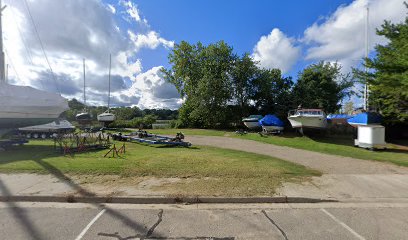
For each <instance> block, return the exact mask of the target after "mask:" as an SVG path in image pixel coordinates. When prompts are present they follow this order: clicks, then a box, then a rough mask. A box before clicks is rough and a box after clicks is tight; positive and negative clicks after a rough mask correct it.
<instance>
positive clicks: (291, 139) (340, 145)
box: [154, 129, 408, 167]
mask: <svg viewBox="0 0 408 240" xmlns="http://www.w3.org/2000/svg"><path fill="white" fill-rule="evenodd" d="M154 132H155V133H157V134H169V135H174V134H175V133H177V132H183V133H184V134H185V135H186V136H189V135H207V136H224V137H235V138H241V139H247V140H254V141H258V142H264V143H270V144H275V145H279V146H287V147H293V148H299V149H305V150H310V151H315V152H321V153H327V154H332V155H339V156H344V157H352V158H358V159H365V160H375V161H383V162H391V163H394V164H397V165H400V166H406V167H408V150H407V148H405V149H404V148H400V147H398V146H396V145H394V144H388V145H387V148H388V149H387V150H381V151H368V150H366V149H362V148H356V147H354V146H353V140H352V139H344V138H338V137H330V138H329V137H319V138H313V139H312V138H308V137H300V136H298V135H295V134H284V135H282V136H267V137H262V136H260V135H259V134H257V133H248V134H245V135H237V134H236V133H234V132H226V131H217V130H204V129H203V130H201V129H157V130H154Z"/></svg>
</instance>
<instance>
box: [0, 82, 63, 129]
mask: <svg viewBox="0 0 408 240" xmlns="http://www.w3.org/2000/svg"><path fill="white" fill-rule="evenodd" d="M68 109H69V107H68V102H67V100H66V99H65V98H63V97H62V96H61V95H59V94H56V93H50V92H46V91H41V90H38V89H35V88H32V87H28V86H16V85H10V84H8V83H5V82H1V81H0V128H7V129H12V128H19V127H27V126H33V125H39V124H45V123H50V122H52V121H54V120H56V119H58V117H59V116H60V114H61V113H62V112H64V111H66V110H68Z"/></svg>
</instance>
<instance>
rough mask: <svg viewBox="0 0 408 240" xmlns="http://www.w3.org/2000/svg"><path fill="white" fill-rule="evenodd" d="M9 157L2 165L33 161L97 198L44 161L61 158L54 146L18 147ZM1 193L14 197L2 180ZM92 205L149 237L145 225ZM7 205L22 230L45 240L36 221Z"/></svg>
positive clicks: (89, 195)
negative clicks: (55, 157)
mask: <svg viewBox="0 0 408 240" xmlns="http://www.w3.org/2000/svg"><path fill="white" fill-rule="evenodd" d="M23 149H24V150H25V151H29V150H35V151H33V152H35V153H36V154H24V153H22V150H23ZM13 153H14V154H15V155H18V156H15V157H13V158H11V159H9V160H7V158H9V157H11V156H12V155H13ZM7 155H8V156H7ZM7 155H2V157H1V158H0V164H2V163H6V162H14V161H21V160H32V161H34V162H35V163H37V164H38V165H39V166H41V167H42V168H43V169H44V170H45V171H46V172H47V173H49V174H51V175H53V176H54V177H56V178H57V179H58V180H60V181H61V182H63V183H65V184H67V185H68V186H69V187H70V188H71V189H73V190H74V191H76V192H77V193H78V194H80V195H81V196H84V197H95V196H96V194H95V193H93V192H91V191H89V190H87V189H85V188H83V187H82V186H80V185H79V184H78V183H76V182H75V181H73V180H72V179H71V178H70V177H68V176H67V175H65V174H64V173H63V172H62V171H61V170H60V169H58V168H56V167H55V166H53V165H52V164H50V163H48V162H46V161H44V159H45V158H48V157H52V156H60V154H59V153H57V152H55V149H54V147H53V146H47V145H26V146H18V147H15V148H13V149H10V150H9V152H8V154H7ZM3 156H4V157H3ZM3 159H6V160H4V161H3ZM0 193H1V196H11V195H12V193H11V191H10V190H9V188H8V187H7V186H6V184H5V183H3V182H2V181H1V180H0ZM91 204H92V205H94V206H96V207H97V208H104V209H106V213H107V214H109V215H111V216H112V217H114V218H115V219H118V220H120V221H121V222H122V223H123V224H124V225H126V226H128V227H130V228H132V229H134V230H135V231H136V232H139V233H144V234H145V235H146V236H145V237H147V235H148V234H149V232H147V230H146V228H145V227H144V225H143V224H141V223H138V222H136V221H135V220H133V219H131V218H129V217H128V216H126V215H124V214H122V213H120V212H119V211H117V210H114V209H112V208H109V207H106V206H103V205H101V204H98V203H91ZM7 205H8V207H9V208H10V209H11V211H12V214H13V216H14V218H15V219H16V220H17V221H18V222H19V223H20V225H21V226H22V228H23V229H24V230H25V232H26V233H27V234H28V235H29V236H31V237H33V238H34V239H44V236H42V233H41V231H40V230H39V229H38V228H37V227H36V226H35V225H34V221H33V220H32V219H30V218H29V217H28V216H27V215H26V214H25V210H24V209H22V208H20V207H19V206H18V205H17V204H16V203H14V202H7ZM150 234H151V233H150ZM155 235H156V236H157V237H158V238H164V236H160V235H157V233H156V234H155Z"/></svg>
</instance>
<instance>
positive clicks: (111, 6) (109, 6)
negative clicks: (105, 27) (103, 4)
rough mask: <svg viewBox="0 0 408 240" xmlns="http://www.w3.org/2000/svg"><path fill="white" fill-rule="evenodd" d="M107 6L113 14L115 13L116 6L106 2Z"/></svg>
mask: <svg viewBox="0 0 408 240" xmlns="http://www.w3.org/2000/svg"><path fill="white" fill-rule="evenodd" d="M107 7H108V9H109V11H111V12H112V13H113V14H115V13H116V8H115V7H114V6H113V5H112V4H108V5H107Z"/></svg>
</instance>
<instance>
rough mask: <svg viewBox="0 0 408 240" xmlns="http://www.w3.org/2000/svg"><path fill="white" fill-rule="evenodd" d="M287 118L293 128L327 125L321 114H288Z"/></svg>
mask: <svg viewBox="0 0 408 240" xmlns="http://www.w3.org/2000/svg"><path fill="white" fill-rule="evenodd" d="M288 120H289V122H290V124H291V125H292V127H293V128H315V129H323V128H326V127H327V119H326V118H325V117H323V116H290V117H288Z"/></svg>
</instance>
